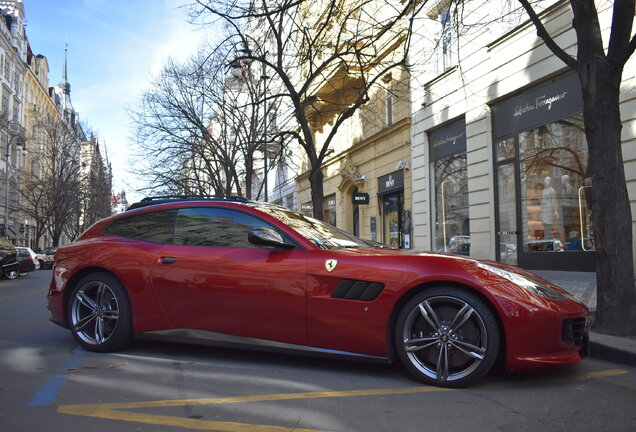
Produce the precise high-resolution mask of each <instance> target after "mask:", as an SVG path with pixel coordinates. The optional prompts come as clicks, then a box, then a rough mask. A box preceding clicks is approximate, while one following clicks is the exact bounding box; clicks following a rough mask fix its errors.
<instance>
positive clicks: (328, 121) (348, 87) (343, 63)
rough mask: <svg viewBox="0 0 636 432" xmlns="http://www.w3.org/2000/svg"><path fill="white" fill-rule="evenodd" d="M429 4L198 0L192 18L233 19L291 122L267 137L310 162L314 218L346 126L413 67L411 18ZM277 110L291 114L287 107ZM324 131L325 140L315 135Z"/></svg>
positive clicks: (247, 56) (247, 57)
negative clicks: (387, 79) (326, 167)
mask: <svg viewBox="0 0 636 432" xmlns="http://www.w3.org/2000/svg"><path fill="white" fill-rule="evenodd" d="M424 3H425V2H419V1H415V0H412V1H411V0H409V1H390V2H386V1H374V0H357V1H351V2H343V1H338V0H332V1H322V0H276V1H265V0H260V1H231V2H225V1H216V0H215V1H208V0H197V1H196V2H195V3H194V4H193V7H192V11H193V18H194V19H195V20H198V21H200V22H205V21H206V20H207V19H211V21H214V22H216V21H218V20H219V19H220V20H222V21H224V22H225V23H227V24H228V25H229V26H231V27H232V28H233V29H234V32H235V38H236V40H237V41H240V43H241V44H242V45H243V47H244V51H243V53H242V55H240V56H239V57H238V59H237V60H238V61H244V62H249V63H251V64H252V67H257V66H255V65H259V66H261V67H262V75H263V76H266V77H268V79H270V80H271V81H272V82H273V84H272V86H271V92H268V94H267V96H266V98H265V101H269V102H271V101H274V100H278V102H277V103H278V105H279V106H280V107H288V108H289V116H290V117H291V118H293V119H294V121H293V122H288V123H287V124H285V123H284V122H281V123H280V125H279V126H280V127H281V130H279V131H277V132H276V133H275V134H272V135H271V136H268V137H267V138H266V141H268V142H269V141H270V140H282V139H285V140H287V139H290V137H291V138H293V139H294V140H295V141H296V142H297V143H298V145H299V146H300V147H301V148H302V150H303V151H304V153H305V156H306V159H307V161H308V165H309V167H308V170H309V183H310V185H311V198H312V199H311V200H312V205H313V214H314V217H316V218H319V219H322V217H323V215H322V202H323V172H322V169H321V168H322V164H323V161H324V160H325V158H326V157H327V156H328V155H329V154H330V150H332V144H333V142H334V139H335V137H336V134H337V132H338V129H339V128H340V126H341V125H342V124H343V123H344V122H345V121H347V120H348V119H349V118H351V117H352V116H353V115H354V114H355V113H356V112H357V111H358V110H359V109H360V107H361V106H363V105H364V104H365V103H367V102H368V101H369V100H370V94H371V92H372V89H373V88H374V87H375V86H380V85H381V82H380V79H381V78H382V77H384V76H385V75H386V74H388V73H389V72H390V71H391V70H393V69H396V68H403V67H406V65H407V58H408V48H409V37H410V35H411V27H412V20H413V18H414V17H415V16H416V15H417V13H418V11H419V8H421V6H422V4H424ZM282 111H283V112H279V114H280V115H281V116H282V117H285V114H284V110H282ZM318 132H323V134H322V135H323V136H322V138H321V139H320V141H319V140H318V139H317V133H318Z"/></svg>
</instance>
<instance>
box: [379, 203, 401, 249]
mask: <svg viewBox="0 0 636 432" xmlns="http://www.w3.org/2000/svg"><path fill="white" fill-rule="evenodd" d="M403 200H404V194H403V193H402V192H396V193H392V194H388V195H385V196H383V199H382V218H383V223H384V243H385V244H387V245H389V246H390V247H392V248H395V249H397V248H400V247H402V242H401V239H400V237H401V231H402V226H401V223H400V222H401V217H402V202H403Z"/></svg>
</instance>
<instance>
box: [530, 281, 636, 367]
mask: <svg viewBox="0 0 636 432" xmlns="http://www.w3.org/2000/svg"><path fill="white" fill-rule="evenodd" d="M534 273H536V274H538V275H539V276H541V277H543V278H544V279H547V280H549V281H550V282H552V283H554V284H556V285H558V286H560V287H561V288H563V289H565V290H566V291H568V292H569V293H570V294H572V295H573V296H574V297H576V298H577V299H579V301H581V302H582V303H584V304H585V305H587V307H588V308H589V309H590V312H591V313H594V312H595V311H596V273H592V272H569V271H546V270H535V271H534ZM590 357H592V358H597V359H601V360H607V361H612V362H617V363H623V364H627V365H630V366H636V338H620V337H616V336H610V335H604V334H600V333H596V332H591V333H590Z"/></svg>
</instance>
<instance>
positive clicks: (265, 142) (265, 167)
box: [261, 53, 269, 202]
mask: <svg viewBox="0 0 636 432" xmlns="http://www.w3.org/2000/svg"><path fill="white" fill-rule="evenodd" d="M266 54H267V53H265V55H266ZM261 64H262V66H263V73H262V75H261V79H262V80H263V111H264V112H263V146H264V148H265V150H264V152H263V155H264V158H263V159H264V160H263V170H264V173H263V181H264V185H263V188H264V192H265V193H264V196H265V202H268V201H269V196H268V194H267V157H268V155H267V150H268V149H267V144H268V140H267V80H268V78H269V77H268V76H267V73H266V71H265V63H261Z"/></svg>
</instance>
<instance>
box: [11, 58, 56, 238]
mask: <svg viewBox="0 0 636 432" xmlns="http://www.w3.org/2000/svg"><path fill="white" fill-rule="evenodd" d="M26 65H27V68H26V72H25V76H24V113H23V114H24V120H23V124H24V125H25V128H26V131H27V133H26V148H27V149H28V153H27V155H26V156H25V158H24V164H23V165H22V166H21V169H22V174H21V178H22V179H23V180H24V179H26V178H27V177H28V176H30V175H34V176H38V175H41V174H42V170H43V169H44V167H45V165H44V164H43V163H42V161H41V160H40V158H41V155H42V154H43V151H42V148H41V147H42V145H43V142H42V140H41V139H38V134H37V125H38V124H39V123H41V122H42V119H43V118H46V117H47V116H48V117H49V118H59V115H60V114H59V111H58V109H57V107H56V105H55V102H54V92H53V89H52V88H51V87H49V78H48V77H49V64H48V61H47V59H46V57H44V56H43V55H41V54H38V55H35V54H33V52H32V51H31V47H30V46H28V47H27V56H26ZM22 195H23V197H22V201H21V207H22V217H21V220H20V225H21V229H20V231H21V233H22V234H23V238H22V240H23V241H21V242H20V244H24V245H27V246H29V247H31V248H32V249H37V248H43V247H46V246H48V245H50V244H51V240H50V239H49V238H48V233H47V231H46V230H45V227H44V226H41V227H38V224H37V222H36V219H37V218H34V217H33V215H34V214H35V213H36V212H37V211H38V210H40V209H38V206H37V204H38V203H37V202H36V200H35V199H31V198H35V197H30V196H29V195H27V194H24V193H23V194H22ZM38 237H39V238H40V239H39V242H38V241H37V238H38Z"/></svg>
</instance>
